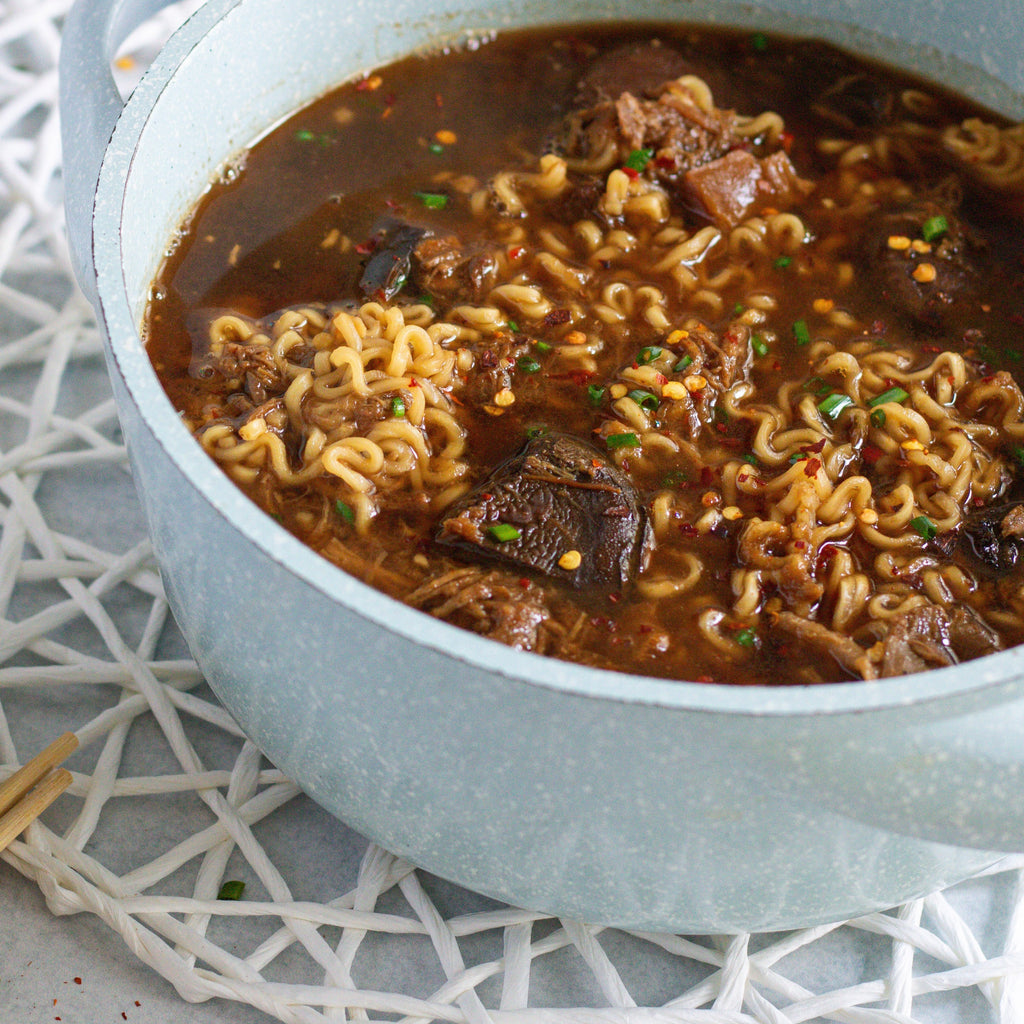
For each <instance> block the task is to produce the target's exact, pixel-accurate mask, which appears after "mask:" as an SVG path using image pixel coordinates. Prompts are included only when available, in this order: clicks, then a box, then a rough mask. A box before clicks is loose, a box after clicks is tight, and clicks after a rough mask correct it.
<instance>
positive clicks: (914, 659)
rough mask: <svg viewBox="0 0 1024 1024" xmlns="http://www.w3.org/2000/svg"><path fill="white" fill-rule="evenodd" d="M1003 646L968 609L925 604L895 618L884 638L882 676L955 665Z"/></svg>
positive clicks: (906, 673)
mask: <svg viewBox="0 0 1024 1024" xmlns="http://www.w3.org/2000/svg"><path fill="white" fill-rule="evenodd" d="M1002 646H1003V645H1002V642H1001V641H1000V640H999V638H998V637H997V636H996V634H995V633H994V632H993V631H992V630H991V629H989V627H988V626H987V625H986V624H985V622H984V621H983V620H982V619H981V618H980V617H979V616H978V615H977V614H975V613H974V612H973V611H971V610H970V609H969V608H965V607H963V606H957V607H956V608H954V609H952V611H947V610H946V609H945V608H942V607H940V606H939V605H930V604H924V605H919V606H918V607H917V608H912V609H911V610H910V611H909V612H904V613H903V614H902V615H897V616H896V618H895V619H893V621H892V623H891V625H890V626H889V632H888V633H887V634H886V637H885V650H884V654H883V657H882V675H883V676H903V675H910V674H911V673H913V672H923V671H924V670H925V669H928V668H941V667H942V666H944V665H956V664H957V663H959V662H961V661H965V660H967V659H970V658H978V657H981V656H982V655H983V654H991V653H992V652H993V651H998V650H1001V649H1002Z"/></svg>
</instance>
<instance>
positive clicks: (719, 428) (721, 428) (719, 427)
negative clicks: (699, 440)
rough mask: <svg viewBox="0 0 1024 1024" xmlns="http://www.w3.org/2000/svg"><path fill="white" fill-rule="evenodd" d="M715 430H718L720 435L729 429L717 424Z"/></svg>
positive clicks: (722, 424)
mask: <svg viewBox="0 0 1024 1024" xmlns="http://www.w3.org/2000/svg"><path fill="white" fill-rule="evenodd" d="M715 430H717V431H718V432H719V433H720V434H724V433H726V432H727V431H728V430H729V428H728V427H727V426H726V425H725V424H724V423H716V424H715Z"/></svg>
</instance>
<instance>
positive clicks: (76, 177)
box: [59, 0, 172, 305]
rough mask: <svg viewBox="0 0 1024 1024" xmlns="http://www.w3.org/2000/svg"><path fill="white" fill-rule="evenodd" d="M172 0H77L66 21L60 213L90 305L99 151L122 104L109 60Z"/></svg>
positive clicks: (62, 58)
mask: <svg viewBox="0 0 1024 1024" xmlns="http://www.w3.org/2000/svg"><path fill="white" fill-rule="evenodd" d="M171 2H172V0H77V2H76V3H75V5H74V6H73V7H72V8H71V10H70V11H69V12H68V15H67V17H66V18H65V20H64V29H63V32H62V36H61V51H60V72H59V73H60V113H61V144H62V146H63V151H64V153H63V176H64V213H65V219H66V223H67V235H68V247H69V248H70V250H71V262H72V268H73V269H74V272H75V276H76V277H77V278H78V283H79V285H80V286H81V288H82V291H83V292H85V295H86V297H87V298H88V299H89V301H90V302H92V303H93V305H95V304H96V273H95V270H94V269H93V262H92V211H93V200H94V197H95V195H96V184H97V182H98V180H99V174H100V166H101V164H102V163H103V154H104V152H105V150H106V147H107V143H108V142H109V141H110V134H111V132H112V131H113V130H114V124H115V123H116V122H117V119H118V117H119V116H120V114H121V110H122V108H123V106H124V104H123V102H122V100H121V95H120V93H119V92H118V90H117V86H116V84H115V83H114V75H113V71H112V70H111V63H112V61H113V59H114V57H115V55H116V53H117V48H118V47H119V46H120V45H121V43H122V42H123V41H124V40H125V39H126V38H127V37H128V35H129V34H130V33H131V32H132V31H133V30H134V29H135V28H137V27H138V26H139V25H141V24H142V23H143V22H144V21H145V20H146V19H147V18H151V17H152V16H153V15H154V14H156V13H157V12H158V11H160V10H161V9H162V8H164V7H167V6H169V4H170V3H171Z"/></svg>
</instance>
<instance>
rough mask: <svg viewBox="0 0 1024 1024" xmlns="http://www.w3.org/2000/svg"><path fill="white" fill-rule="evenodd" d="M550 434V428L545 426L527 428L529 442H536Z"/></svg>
mask: <svg viewBox="0 0 1024 1024" xmlns="http://www.w3.org/2000/svg"><path fill="white" fill-rule="evenodd" d="M547 432H548V428H547V427H545V426H536V427H527V428H526V436H527V438H528V439H529V440H531V441H532V440H534V439H535V438H538V437H543V436H544V435H545V434H546V433H547Z"/></svg>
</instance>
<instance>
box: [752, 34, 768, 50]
mask: <svg viewBox="0 0 1024 1024" xmlns="http://www.w3.org/2000/svg"><path fill="white" fill-rule="evenodd" d="M750 48H751V49H752V50H753V51H754V52H755V53H764V51H765V50H767V49H768V37H767V36H766V35H765V34H764V33H763V32H755V33H754V34H753V35H752V36H751V37H750Z"/></svg>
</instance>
